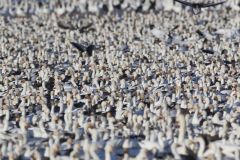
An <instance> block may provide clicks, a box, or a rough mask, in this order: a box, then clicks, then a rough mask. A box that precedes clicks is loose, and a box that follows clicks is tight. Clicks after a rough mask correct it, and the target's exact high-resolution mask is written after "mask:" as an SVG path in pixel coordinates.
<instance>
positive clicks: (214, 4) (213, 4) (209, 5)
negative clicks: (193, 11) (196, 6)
mask: <svg viewBox="0 0 240 160" xmlns="http://www.w3.org/2000/svg"><path fill="white" fill-rule="evenodd" d="M225 2H226V1H222V2H218V3H207V4H201V5H200V6H201V8H206V7H213V6H217V5H220V4H223V3H225Z"/></svg>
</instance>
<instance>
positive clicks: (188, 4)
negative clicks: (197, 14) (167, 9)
mask: <svg viewBox="0 0 240 160" xmlns="http://www.w3.org/2000/svg"><path fill="white" fill-rule="evenodd" d="M174 1H177V2H179V3H182V4H184V5H186V6H193V4H192V3H189V2H186V1H181V0H174Z"/></svg>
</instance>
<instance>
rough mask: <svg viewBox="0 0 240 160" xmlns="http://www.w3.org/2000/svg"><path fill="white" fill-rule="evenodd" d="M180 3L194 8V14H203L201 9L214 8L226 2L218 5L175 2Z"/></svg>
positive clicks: (178, 0) (179, 0)
mask: <svg viewBox="0 0 240 160" xmlns="http://www.w3.org/2000/svg"><path fill="white" fill-rule="evenodd" d="M174 1H177V2H179V3H182V4H183V5H186V6H190V7H192V11H193V13H194V14H199V13H201V8H207V7H214V6H217V5H220V4H223V3H225V2H226V1H222V2H218V3H206V4H205V3H190V2H186V1H182V0H174Z"/></svg>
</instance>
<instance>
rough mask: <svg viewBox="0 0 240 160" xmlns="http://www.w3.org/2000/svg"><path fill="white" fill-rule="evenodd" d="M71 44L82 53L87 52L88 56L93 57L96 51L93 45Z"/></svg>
mask: <svg viewBox="0 0 240 160" xmlns="http://www.w3.org/2000/svg"><path fill="white" fill-rule="evenodd" d="M71 44H72V45H73V46H74V47H75V48H77V49H78V50H79V51H80V52H86V53H87V55H88V56H92V52H93V50H94V49H95V45H93V44H89V45H88V44H87V45H84V44H80V43H76V42H71Z"/></svg>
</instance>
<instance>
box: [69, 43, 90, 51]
mask: <svg viewBox="0 0 240 160" xmlns="http://www.w3.org/2000/svg"><path fill="white" fill-rule="evenodd" d="M71 44H72V45H73V46H74V47H75V48H77V49H78V50H79V51H81V52H84V51H86V49H87V48H86V46H84V45H82V44H79V43H76V42H71Z"/></svg>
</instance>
